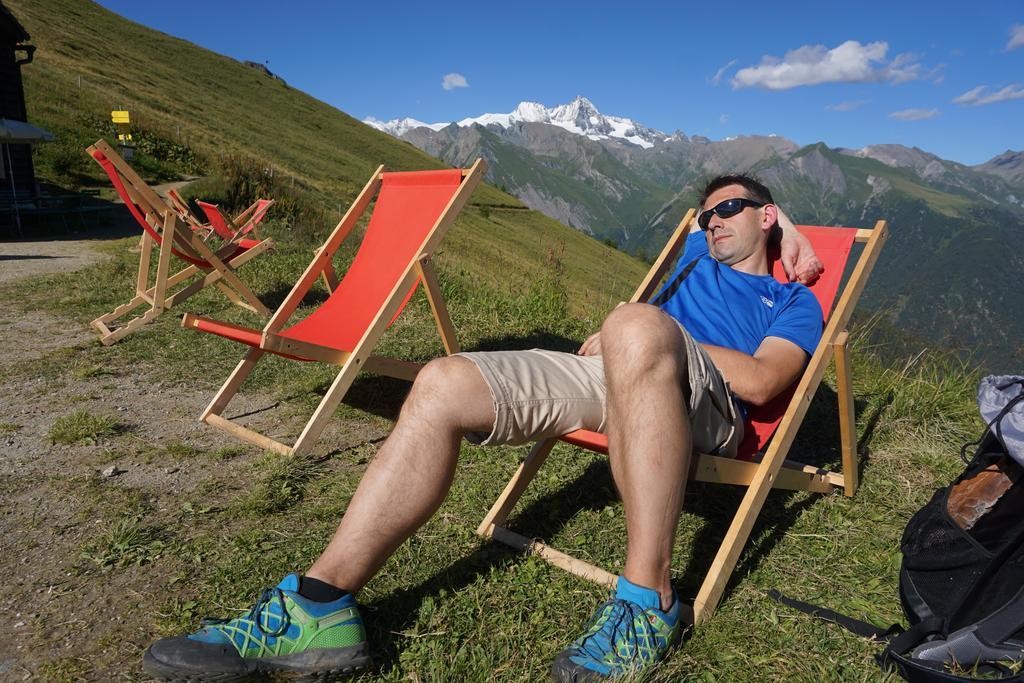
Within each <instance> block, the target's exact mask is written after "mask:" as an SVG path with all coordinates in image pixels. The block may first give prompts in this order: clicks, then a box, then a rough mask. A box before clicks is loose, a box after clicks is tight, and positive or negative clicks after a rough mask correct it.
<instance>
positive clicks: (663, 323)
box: [601, 304, 686, 375]
mask: <svg viewBox="0 0 1024 683" xmlns="http://www.w3.org/2000/svg"><path fill="white" fill-rule="evenodd" d="M601 348H602V353H603V354H604V355H605V363H606V365H607V364H609V363H611V364H612V365H613V366H618V368H619V369H620V370H625V371H632V372H638V373H639V372H643V373H650V372H659V371H660V372H665V373H671V374H672V375H679V374H681V373H682V371H683V370H684V369H685V367H686V353H685V348H684V338H683V334H682V331H681V330H680V329H679V325H678V324H677V323H676V322H675V320H674V319H673V318H672V317H671V316H669V315H668V314H667V313H665V312H663V311H662V310H661V309H659V308H657V307H656V306H651V305H649V304H626V305H624V306H619V307H618V308H616V309H615V310H614V311H612V312H611V313H610V314H609V315H608V317H607V318H605V321H604V324H603V325H602V326H601ZM610 369H611V370H614V369H615V368H614V367H612V368H610Z"/></svg>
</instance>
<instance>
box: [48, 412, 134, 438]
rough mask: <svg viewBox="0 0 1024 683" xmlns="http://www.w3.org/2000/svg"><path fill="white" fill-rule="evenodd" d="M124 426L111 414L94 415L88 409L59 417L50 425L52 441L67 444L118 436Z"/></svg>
mask: <svg viewBox="0 0 1024 683" xmlns="http://www.w3.org/2000/svg"><path fill="white" fill-rule="evenodd" d="M121 431H123V426H122V425H120V424H118V422H117V420H115V419H114V418H112V417H110V416H109V415H92V414H91V413H89V412H88V411H86V410H76V411H75V412H73V413H71V414H70V415H65V416H64V417H60V418H57V420H56V421H54V423H53V426H52V427H50V433H49V436H50V443H54V444H61V445H65V446H70V445H75V444H92V443H96V442H97V441H100V440H102V439H106V438H110V437H112V436H116V435H117V434H118V433H119V432H121Z"/></svg>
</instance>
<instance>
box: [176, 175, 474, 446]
mask: <svg viewBox="0 0 1024 683" xmlns="http://www.w3.org/2000/svg"><path fill="white" fill-rule="evenodd" d="M484 169H485V165H484V161H483V159H479V160H477V162H476V163H475V164H473V167H472V168H470V169H465V170H460V169H454V170H447V171H415V172H407V173H382V170H383V166H381V167H380V168H378V169H377V170H376V171H375V172H374V174H373V176H372V177H371V178H370V181H369V182H368V183H367V184H366V187H364V188H363V190H362V192H361V193H360V194H359V196H358V197H356V200H355V202H354V203H353V204H352V206H351V208H349V210H348V212H347V213H346V214H345V216H344V217H343V218H342V219H341V222H340V223H338V225H337V227H335V228H334V231H333V232H331V234H330V236H329V237H328V238H327V241H326V242H325V243H324V245H323V246H322V247H321V248H320V249H319V250H317V253H316V256H315V257H314V258H313V262H312V263H310V264H309V267H307V268H306V271H305V272H304V273H303V274H302V277H300V278H299V281H298V282H296V283H295V287H293V288H292V291H291V292H290V293H289V294H288V296H287V298H286V299H285V300H284V302H283V303H282V304H281V307H280V308H279V309H277V312H275V313H274V316H273V317H272V318H271V319H270V322H269V323H267V326H266V327H264V328H263V330H262V331H261V330H254V329H249V328H245V327H240V326H238V325H231V324H229V323H223V322H218V321H216V320H210V319H208V318H202V317H199V316H195V315H191V314H186V315H185V317H184V319H183V320H182V321H181V324H182V326H183V327H187V328H193V329H197V330H202V331H203V332H211V333H213V334H218V335H220V336H222V337H226V338H228V339H231V340H233V341H236V342H240V343H242V344H246V345H248V346H250V347H252V348H251V349H249V351H248V352H247V353H246V354H245V357H244V358H243V359H242V361H241V362H240V363H239V364H238V366H237V367H236V368H235V370H234V372H232V373H231V375H230V376H229V377H228V379H227V381H226V382H225V383H224V386H223V387H221V389H220V391H218V392H217V395H216V396H214V398H213V401H212V402H211V403H210V405H209V406H208V407H207V408H206V410H205V411H203V413H202V415H200V418H199V419H200V420H202V421H204V422H207V423H209V424H212V425H214V426H216V427H219V428H221V429H224V430H225V431H228V432H230V433H232V434H234V435H236V436H238V437H239V438H242V439H245V440H247V441H250V442H252V443H254V444H257V445H259V446H261V447H263V448H266V449H269V450H273V451H276V452H278V453H285V454H292V453H304V452H306V451H307V450H308V449H309V448H310V447H311V446H312V445H313V443H314V442H315V441H316V439H317V437H318V436H319V435H320V432H322V431H323V429H324V427H325V426H326V424H327V421H328V420H329V419H330V418H331V415H332V414H333V413H334V410H335V408H337V407H338V404H339V403H340V402H341V400H342V398H344V396H345V393H346V392H347V391H348V388H349V386H350V385H351V384H352V381H353V380H354V379H355V377H356V375H357V374H358V373H359V372H360V371H363V370H366V371H370V372H375V373H378V374H383V375H389V376H392V377H398V378H400V379H413V378H415V376H416V373H417V372H419V370H420V367H421V365H420V364H419V363H411V362H408V361H401V360H396V359H393V358H385V357H382V356H372V355H370V354H371V352H372V351H373V348H374V346H375V345H376V343H377V340H378V339H380V337H381V335H383V334H384V331H385V330H387V328H388V327H389V326H390V325H391V323H392V322H394V320H395V318H397V317H398V314H399V313H400V312H401V311H402V309H403V308H404V307H405V304H406V303H407V302H408V301H409V299H410V298H411V297H412V295H413V293H414V292H415V291H416V287H417V285H418V284H419V283H421V282H422V283H423V287H424V290H425V292H426V295H427V298H428V299H429V301H430V306H431V309H432V311H433V314H434V320H435V322H436V323H437V328H438V331H439V332H440V334H441V340H442V342H443V343H444V347H445V351H447V352H448V353H449V354H451V353H457V352H458V350H459V347H458V341H457V340H456V338H455V331H454V328H453V326H452V322H451V318H450V317H449V315H448V310H447V308H446V306H445V304H444V299H443V298H442V296H441V290H440V288H439V286H438V283H437V277H436V275H435V274H434V270H433V267H432V266H431V263H430V259H431V255H432V254H433V253H434V250H435V249H436V248H437V245H438V244H440V242H441V240H442V239H443V238H444V235H445V233H446V232H447V230H448V227H449V226H450V225H451V224H452V222H453V221H454V220H455V217H456V216H457V215H458V213H459V211H460V210H461V209H462V207H463V205H464V204H465V203H466V201H467V200H468V199H469V196H470V195H471V194H472V193H473V189H474V188H475V187H476V185H477V183H478V182H480V178H481V177H482V176H483V173H484ZM378 190H380V192H379V194H378V192H377V191H378ZM375 194H376V195H377V203H376V205H375V206H374V209H373V215H372V216H371V218H370V222H369V225H368V226H367V228H366V234H365V236H364V237H363V241H362V244H361V245H360V247H359V251H358V252H357V253H356V257H355V260H354V261H353V262H352V265H351V266H350V267H349V269H348V271H347V272H346V273H345V276H344V278H342V279H341V282H339V283H338V284H337V285H336V286H332V287H331V295H330V297H329V298H328V299H327V300H326V301H325V302H324V303H322V304H321V305H320V306H319V307H318V308H317V309H316V310H315V311H313V312H312V313H310V314H309V315H308V316H306V317H305V318H303V319H302V320H300V321H298V322H296V323H293V324H291V325H290V326H287V327H286V325H288V321H289V318H291V317H292V315H293V314H294V313H295V310H296V309H297V308H298V306H299V304H300V303H301V302H302V298H303V297H304V296H305V295H306V293H307V292H309V290H310V288H311V287H312V286H313V283H314V282H315V281H316V279H317V278H318V277H320V276H321V275H325V276H326V278H327V280H328V281H329V282H332V283H333V282H337V277H336V276H335V275H334V269H333V267H332V265H331V259H332V257H333V256H334V254H335V252H337V250H338V248H339V247H340V246H341V243H342V242H343V241H344V240H345V237H346V236H347V235H348V233H349V232H350V231H351V230H352V228H353V227H354V226H355V224H356V221H358V220H359V217H360V216H361V215H362V214H363V212H365V211H366V208H367V207H368V206H369V204H370V201H371V200H372V199H373V197H374V195H375ZM265 353H273V354H277V355H279V356H284V357H285V358H291V359H293V360H303V361H314V360H316V361H322V362H326V363H332V364H334V365H339V366H341V370H340V372H339V373H338V376H337V378H335V380H334V382H333V384H331V388H330V389H329V390H328V391H327V394H326V395H325V396H324V398H323V400H322V401H321V402H320V405H319V407H318V408H317V409H316V412H314V413H313V416H312V417H311V418H310V419H309V422H308V423H307V424H306V426H305V428H304V429H303V430H302V433H301V434H300V435H299V437H298V439H297V440H296V441H295V444H294V445H292V446H288V445H286V444H284V443H281V442H280V441H275V440H274V439H271V438H270V437H267V436H264V435H263V434H260V433H259V432H256V431H254V430H252V429H249V428H247V427H243V426H242V425H239V424H236V423H234V422H231V421H230V420H228V419H227V418H224V417H222V416H221V413H222V412H223V411H224V409H225V408H226V407H227V405H228V403H229V402H230V401H231V399H232V398H233V397H234V395H235V394H236V393H238V390H239V388H240V387H241V385H242V382H244V381H245V378H246V377H248V375H249V373H250V372H252V370H253V368H254V367H255V365H256V362H257V361H259V359H260V358H262V357H263V355H264V354H265Z"/></svg>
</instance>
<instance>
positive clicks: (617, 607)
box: [579, 600, 656, 663]
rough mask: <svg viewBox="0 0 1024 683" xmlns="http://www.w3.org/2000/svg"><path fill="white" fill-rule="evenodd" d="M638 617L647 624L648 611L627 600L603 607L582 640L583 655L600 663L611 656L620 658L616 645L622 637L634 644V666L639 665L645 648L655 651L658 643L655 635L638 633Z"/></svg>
mask: <svg viewBox="0 0 1024 683" xmlns="http://www.w3.org/2000/svg"><path fill="white" fill-rule="evenodd" d="M607 610H611V614H609V615H608V617H607V619H606V620H605V622H604V624H603V625H602V626H601V628H600V629H598V630H597V631H595V632H594V633H590V630H591V629H593V627H594V626H595V625H596V624H597V622H598V621H600V620H601V618H602V617H603V616H604V614H605V612H606V611H607ZM638 617H640V618H643V619H644V621H646V620H647V617H646V615H645V614H644V610H643V609H642V608H641V607H640V606H639V605H637V604H635V603H632V602H629V601H627V600H608V601H607V602H605V603H604V604H603V605H601V607H600V608H599V609H598V610H597V612H596V613H595V615H594V617H593V618H592V619H591V620H590V623H589V624H588V625H587V629H586V631H587V635H584V636H583V637H582V638H581V639H580V645H579V649H580V652H583V653H585V654H586V655H587V656H589V657H593V658H594V659H595V660H597V661H599V662H603V661H605V657H607V656H608V655H609V654H614V655H615V656H616V657H618V655H619V653H618V648H617V647H616V642H618V640H619V638H618V637H619V636H620V635H621V636H623V637H624V638H625V640H626V641H627V642H628V643H630V645H631V647H630V648H629V661H630V663H632V662H635V661H636V660H637V658H638V657H640V656H641V651H642V649H647V650H650V649H653V645H654V644H655V643H656V640H655V638H654V636H653V634H650V633H643V634H640V633H637V630H636V621H637V618H638ZM623 625H625V628H623ZM640 641H643V642H640Z"/></svg>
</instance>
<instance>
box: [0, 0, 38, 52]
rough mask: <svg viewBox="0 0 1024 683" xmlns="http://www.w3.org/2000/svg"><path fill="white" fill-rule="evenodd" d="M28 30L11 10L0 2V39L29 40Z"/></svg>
mask: <svg viewBox="0 0 1024 683" xmlns="http://www.w3.org/2000/svg"><path fill="white" fill-rule="evenodd" d="M30 38H31V36H29V34H28V31H26V30H25V27H24V26H22V25H21V22H19V21H18V20H17V19H16V18H15V17H14V15H13V14H12V13H11V10H9V9H7V8H6V7H4V4H3V3H2V2H0V39H3V40H4V41H5V42H11V43H21V42H24V41H26V40H29V39H30Z"/></svg>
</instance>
